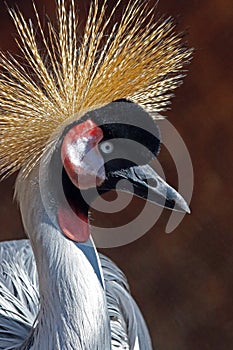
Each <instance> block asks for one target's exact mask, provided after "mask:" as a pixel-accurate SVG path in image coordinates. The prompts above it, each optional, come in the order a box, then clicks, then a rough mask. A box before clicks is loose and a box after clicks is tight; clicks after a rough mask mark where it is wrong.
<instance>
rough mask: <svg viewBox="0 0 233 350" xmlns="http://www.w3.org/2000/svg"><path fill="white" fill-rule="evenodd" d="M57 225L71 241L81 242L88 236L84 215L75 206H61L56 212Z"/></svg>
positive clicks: (87, 226) (87, 225)
mask: <svg viewBox="0 0 233 350" xmlns="http://www.w3.org/2000/svg"><path fill="white" fill-rule="evenodd" d="M57 218H58V223H59V226H60V228H61V230H62V232H63V234H64V235H65V236H66V237H67V238H69V239H71V240H72V241H75V242H79V243H83V242H86V241H88V239H89V237H90V228H89V224H88V218H87V217H86V215H84V214H82V213H79V212H77V210H76V209H75V208H69V207H63V206H61V207H60V208H59V209H58V212H57Z"/></svg>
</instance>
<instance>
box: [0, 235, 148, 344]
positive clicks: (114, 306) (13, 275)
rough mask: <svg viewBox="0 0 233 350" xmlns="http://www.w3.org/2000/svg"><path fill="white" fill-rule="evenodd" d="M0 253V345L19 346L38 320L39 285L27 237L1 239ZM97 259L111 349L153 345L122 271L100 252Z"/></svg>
mask: <svg viewBox="0 0 233 350" xmlns="http://www.w3.org/2000/svg"><path fill="white" fill-rule="evenodd" d="M0 256H1V262H0V349H1V350H3V349H4V350H11V349H15V348H18V347H19V346H21V345H22V343H23V342H24V341H25V339H27V338H28V336H29V335H30V332H31V329H32V328H35V326H36V324H37V321H36V318H37V314H38V311H39V302H40V298H39V285H38V277H37V272H36V264H35V259H34V255H33V251H32V249H31V244H30V242H29V240H21V241H11V242H2V243H0ZM100 261H101V265H102V268H103V273H104V280H105V283H106V295H107V306H108V313H109V317H110V322H111V333H112V349H113V350H115V349H116V350H117V349H122V350H124V349H135V350H136V349H145V350H149V349H152V347H151V345H150V338H149V335H148V331H147V328H146V326H145V323H144V320H143V318H142V316H141V312H140V310H139V309H138V307H137V305H136V303H135V301H134V300H133V298H132V297H131V295H130V291H129V286H128V283H127V280H126V277H125V275H124V274H123V273H122V271H121V270H120V269H119V268H118V267H117V266H116V265H115V264H114V263H113V262H112V261H111V260H110V259H109V258H107V257H106V256H104V255H102V254H100ZM134 344H139V345H140V347H136V345H135V347H134ZM145 344H146V347H145Z"/></svg>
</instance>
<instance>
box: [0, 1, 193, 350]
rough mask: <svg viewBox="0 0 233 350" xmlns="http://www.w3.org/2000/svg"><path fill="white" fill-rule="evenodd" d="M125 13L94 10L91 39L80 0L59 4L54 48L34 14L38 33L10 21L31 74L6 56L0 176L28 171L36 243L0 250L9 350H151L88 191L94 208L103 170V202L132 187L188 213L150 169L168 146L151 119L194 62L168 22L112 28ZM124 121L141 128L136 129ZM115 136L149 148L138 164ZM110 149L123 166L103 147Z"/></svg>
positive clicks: (24, 178)
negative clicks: (96, 230)
mask: <svg viewBox="0 0 233 350" xmlns="http://www.w3.org/2000/svg"><path fill="white" fill-rule="evenodd" d="M121 2H122V1H121V0H119V1H118V2H117V4H116V6H115V7H114V8H113V9H112V12H111V14H110V15H108V17H107V16H106V7H107V0H106V1H104V4H103V6H100V5H99V2H98V0H93V2H92V5H91V6H90V10H89V14H88V18H87V21H86V25H85V29H84V33H83V35H82V38H80V36H79V33H78V18H77V13H76V9H75V5H74V0H71V1H70V2H68V1H66V0H57V23H56V24H55V25H54V24H52V23H51V22H49V21H48V25H47V31H48V37H46V34H45V33H46V31H45V30H44V29H43V27H42V24H41V21H40V18H39V16H38V13H37V11H36V8H35V6H34V9H35V15H36V19H37V33H36V31H35V29H34V27H33V25H32V21H31V20H29V21H28V22H26V20H25V19H24V17H23V15H22V14H21V13H20V12H19V11H15V10H10V14H11V16H12V18H13V21H14V23H15V26H16V29H17V31H18V35H19V41H17V42H18V45H19V48H20V50H21V53H22V54H23V57H24V64H22V62H21V61H17V60H16V59H15V58H13V57H12V56H7V55H6V54H4V53H0V68H1V71H2V72H1V76H0V135H1V143H0V155H1V159H0V175H1V177H2V178H4V177H7V176H9V175H10V174H12V173H13V172H15V171H16V170H20V172H19V175H18V178H17V182H16V197H17V200H18V202H19V207H20V210H21V215H22V221H23V225H24V229H25V233H26V234H27V235H28V237H29V240H30V242H29V241H28V240H23V241H19V242H5V243H1V244H0V258H1V259H0V349H4V350H10V349H20V350H29V349H30V350H54V349H56V350H61V349H62V350H72V349H75V350H84V349H85V350H110V349H119V350H120V349H122V350H123V349H130V350H131V349H132V350H150V349H152V345H151V341H150V336H149V333H148V330H147V327H146V324H145V321H144V319H143V317H142V315H141V312H140V310H139V308H138V307H137V305H136V303H135V301H134V300H133V298H132V296H131V295H130V291H129V287H128V284H127V281H126V278H125V276H124V274H123V273H122V272H121V271H120V270H119V269H118V268H117V267H116V265H114V263H112V262H111V261H110V260H109V259H108V258H106V257H104V256H102V255H98V253H97V251H96V248H95V246H94V243H93V240H92V238H91V237H90V232H89V231H90V230H89V222H88V210H89V207H90V205H89V204H90V203H86V202H85V201H84V199H83V198H82V191H81V190H82V189H84V190H85V191H87V192H88V191H89V190H90V191H89V192H88V193H89V194H91V199H92V200H93V199H95V195H92V192H91V189H92V187H93V186H92V185H93V183H96V182H95V181H96V178H97V176H99V175H98V174H99V169H100V168H101V169H102V173H101V176H99V177H98V181H99V182H98V186H97V187H98V190H99V191H100V193H104V192H106V191H109V190H111V189H115V187H116V184H117V182H118V181H119V180H122V179H128V180H129V182H131V183H132V184H133V186H134V189H136V190H135V194H136V195H138V196H140V197H142V198H146V199H149V200H150V201H152V202H156V203H158V204H160V205H164V206H165V207H168V208H173V207H174V205H175V203H176V202H177V203H178V206H179V209H178V210H183V211H186V212H188V211H189V208H188V206H187V204H186V202H185V201H184V199H183V198H182V197H181V196H180V195H179V194H178V193H177V192H176V191H175V190H174V189H172V188H171V187H170V186H169V185H168V184H166V182H165V181H164V180H162V179H161V178H160V177H159V175H158V174H157V173H156V172H155V171H154V170H153V169H152V168H151V167H150V166H149V165H148V162H149V161H150V160H152V159H153V158H154V157H156V156H157V154H158V151H159V144H160V140H159V131H158V127H157V126H156V125H155V123H154V121H153V119H156V118H160V115H159V112H160V111H163V110H165V109H166V108H167V105H168V103H169V100H170V98H171V96H172V91H173V90H174V89H175V88H176V87H177V86H179V84H180V83H181V80H182V77H183V74H184V73H183V72H184V71H183V66H184V65H185V64H186V63H188V61H189V59H190V56H191V51H192V50H190V49H187V48H186V47H185V46H184V45H183V43H182V38H181V35H179V34H176V33H175V32H174V25H173V22H172V20H171V19H170V18H168V19H167V20H163V19H161V20H159V21H156V20H155V18H154V15H153V11H152V10H149V9H148V7H147V5H146V4H143V3H142V2H141V1H140V0H136V1H133V0H132V1H129V3H128V5H127V6H126V8H125V10H124V13H123V15H122V19H121V21H120V22H119V23H114V13H115V11H116V9H117V8H118V6H119V5H120V4H121ZM68 3H69V4H70V5H68ZM38 32H39V34H40V37H41V42H42V47H43V49H42V48H41V44H38V43H37V35H38ZM110 116H111V118H112V119H111V118H110ZM127 116H128V117H130V118H131V119H132V116H133V117H135V122H136V120H139V119H140V118H142V122H140V123H139V124H138V125H135V124H134V122H132V120H131V123H129V124H130V125H131V126H130V127H129V125H128V124H127V122H128V121H129V120H127ZM108 118H109V120H110V121H111V126H109V125H110V124H107V119H108ZM152 118H153V119H152ZM119 125H120V126H119ZM142 125H143V126H144V125H147V127H148V130H147V133H146V132H145V130H144V134H142V133H143V126H142ZM90 126H91V127H90ZM120 131H121V132H120ZM125 131H126V132H125ZM153 132H154V134H153ZM70 135H71V136H70ZM113 135H114V138H116V139H117V138H119V139H120V138H121V139H123V141H124V137H125V139H126V138H129V140H131V141H132V140H133V141H135V142H136V141H139V140H140V143H141V144H142V145H143V146H144V149H145V148H146V151H145V150H144V151H143V152H139V153H138V163H137V162H136V163H137V164H135V163H133V162H132V161H131V160H130V159H129V160H127V158H125V156H126V155H127V154H128V153H127V152H129V150H130V147H128V144H127V143H126V141H125V143H124V142H123V144H121V147H120V148H117V147H116V148H115V150H114V147H115V144H114V143H113V142H112V138H113ZM126 135H127V136H126ZM106 140H107V142H108V146H109V144H110V148H109V149H110V150H111V151H112V150H114V151H115V152H116V159H117V162H114V161H111V159H110V160H109V158H108V156H109V154H108V153H109V149H108V148H104V147H101V145H102V146H103V143H104V142H106ZM148 142H150V143H151V145H149V146H148ZM152 143H153V144H152ZM105 145H106V144H105ZM90 148H91V150H92V151H93V152H94V153H93V154H94V155H92V156H90V157H89V158H88V153H89V151H90ZM120 150H124V154H123V155H122V154H121V153H120ZM105 151H106V152H105ZM117 152H118V153H117ZM133 153H137V152H135V149H134V148H133ZM71 155H72V157H71ZM85 157H86V158H85ZM71 158H72V162H71ZM77 160H78V162H77ZM71 174H72V175H71ZM81 175H82V176H83V178H84V179H85V180H86V182H85V184H84V185H83V184H82V183H81V181H80V178H79V177H78V176H81ZM76 176H77V178H76ZM148 178H149V180H153V181H152V182H151V184H150V183H149V181H147V180H148ZM121 183H122V182H121ZM88 185H90V186H89V187H90V188H89V187H88ZM82 186H83V187H82ZM121 190H122V191H126V192H127V191H128V190H127V188H126V187H125V185H124V186H123V187H122V188H121ZM130 191H131V192H132V188H131V189H130ZM130 191H128V192H130ZM148 191H149V192H150V197H148V196H147V194H148ZM67 203H68V206H67ZM161 203H162V204H161ZM83 233H85V235H84V234H83ZM83 237H85V240H84V238H83Z"/></svg>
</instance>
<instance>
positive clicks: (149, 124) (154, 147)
mask: <svg viewBox="0 0 233 350" xmlns="http://www.w3.org/2000/svg"><path fill="white" fill-rule="evenodd" d="M87 119H91V120H92V121H94V122H95V123H96V125H98V126H99V127H101V129H102V130H103V134H104V139H111V138H123V139H131V140H134V141H137V142H138V143H140V144H142V145H144V146H145V147H146V148H147V149H148V150H150V151H151V152H152V153H153V154H154V155H155V156H156V155H157V154H158V152H159V147H160V132H159V128H158V126H157V124H156V123H155V121H154V120H153V119H152V117H151V116H150V115H149V114H148V113H147V112H146V111H144V110H143V109H142V108H141V107H140V106H138V105H136V104H135V103H133V102H130V101H126V100H117V101H114V102H112V103H109V104H108V105H106V106H104V107H101V108H99V109H96V110H93V111H90V112H88V113H86V114H85V115H84V116H83V117H82V118H81V119H80V121H79V122H82V121H84V120H87Z"/></svg>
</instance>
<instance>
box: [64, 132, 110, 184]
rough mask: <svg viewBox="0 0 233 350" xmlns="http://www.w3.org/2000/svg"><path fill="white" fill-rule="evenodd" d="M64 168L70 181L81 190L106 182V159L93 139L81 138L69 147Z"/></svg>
mask: <svg viewBox="0 0 233 350" xmlns="http://www.w3.org/2000/svg"><path fill="white" fill-rule="evenodd" d="M64 166H65V169H66V172H67V174H68V176H69V178H70V180H71V181H72V182H73V184H74V185H75V186H77V187H78V188H80V189H88V188H91V187H96V186H100V185H101V184H102V183H103V182H104V180H105V170H104V159H103V157H102V156H101V154H100V152H99V150H98V147H97V146H93V142H92V139H91V138H90V139H88V138H86V137H84V138H80V139H78V140H77V141H76V142H74V143H72V144H69V145H68V147H67V154H66V157H65V159H64Z"/></svg>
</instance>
